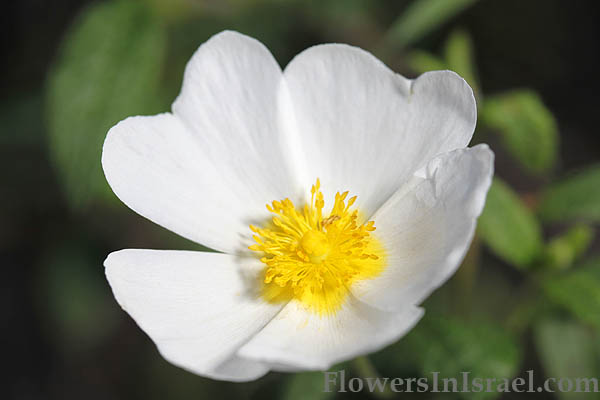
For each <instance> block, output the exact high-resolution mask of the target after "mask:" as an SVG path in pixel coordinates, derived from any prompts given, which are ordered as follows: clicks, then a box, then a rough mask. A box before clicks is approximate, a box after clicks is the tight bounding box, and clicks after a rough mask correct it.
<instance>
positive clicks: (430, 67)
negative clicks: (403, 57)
mask: <svg viewBox="0 0 600 400" xmlns="http://www.w3.org/2000/svg"><path fill="white" fill-rule="evenodd" d="M407 63H408V66H409V67H410V69H412V70H413V71H415V72H417V73H419V74H422V73H423V72H427V71H439V70H443V69H448V65H447V64H446V63H445V62H444V60H442V59H440V58H438V57H437V56H435V55H433V54H431V53H428V52H426V51H420V50H415V51H411V52H410V53H409V54H408V56H407Z"/></svg>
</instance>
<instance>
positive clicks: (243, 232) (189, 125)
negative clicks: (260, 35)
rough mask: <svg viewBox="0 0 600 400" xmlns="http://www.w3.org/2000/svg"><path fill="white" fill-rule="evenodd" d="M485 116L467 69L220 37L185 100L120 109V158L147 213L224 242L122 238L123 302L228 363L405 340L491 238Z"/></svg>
mask: <svg viewBox="0 0 600 400" xmlns="http://www.w3.org/2000/svg"><path fill="white" fill-rule="evenodd" d="M476 115H477V113H476V106H475V100H474V98H473V94H472V91H471V88H470V87H469V86H468V85H467V83H466V82H465V81H464V80H463V79H461V78H460V77H459V76H458V75H456V74H455V73H453V72H450V71H438V72H430V73H426V74H423V75H421V76H420V77H419V78H417V79H415V80H409V79H406V78H404V77H402V76H400V75H397V74H395V73H394V72H392V71H391V70H389V69H388V68H387V67H386V66H385V65H384V64H382V63H381V62H380V61H379V60H377V59H376V58H375V57H373V56H372V55H371V54H369V53H367V52H365V51H363V50H360V49H358V48H355V47H351V46H346V45H341V44H327V45H321V46H315V47H311V48H309V49H307V50H306V51H304V52H302V53H301V54H299V55H298V56H296V58H294V60H293V61H291V62H290V64H289V65H288V66H287V67H286V68H285V70H284V71H283V73H282V71H281V69H280V67H279V65H278V64H277V62H276V61H275V60H274V59H273V57H272V55H271V54H270V53H269V51H268V50H267V49H266V48H265V47H264V46H263V45H262V44H261V43H259V42H258V41H256V40H254V39H252V38H249V37H247V36H244V35H241V34H238V33H234V32H223V33H220V34H218V35H216V36H214V37H212V38H211V39H210V40H209V41H208V42H206V43H205V44H203V45H202V46H201V47H200V48H199V49H198V51H197V52H196V53H195V54H194V56H193V57H192V59H191V61H190V62H189V64H188V65H187V68H186V71H185V77H184V82H183V88H182V90H181V94H180V95H179V97H178V98H177V99H176V100H175V103H174V104H173V111H172V113H165V114H160V115H156V116H151V117H132V118H128V119H126V120H124V121H122V122H120V123H118V124H117V125H116V126H114V127H113V128H112V129H111V130H110V131H109V133H108V136H107V138H106V141H105V143H104V150H103V155H102V165H103V168H104V172H105V174H106V178H107V180H108V182H109V183H110V185H111V187H112V189H113V190H114V192H115V193H116V195H117V196H118V197H119V198H120V199H121V200H122V201H123V202H124V203H125V204H127V205H128V206H129V207H131V208H132V209H133V210H134V211H136V212H137V213H139V214H141V215H143V216H144V217H146V218H148V219H150V220H152V221H154V222H155V223H157V224H159V225H161V226H163V227H165V228H167V229H170V230H171V231H173V232H175V233H177V234H179V235H181V236H183V237H185V238H188V239H190V240H193V241H195V242H197V243H201V244H203V245H206V246H208V247H210V248H213V249H216V250H218V251H220V252H222V253H204V252H190V251H157V250H121V251H118V252H115V253H112V254H110V255H109V256H108V258H107V259H106V262H105V266H106V275H107V277H108V281H109V282H110V285H111V287H112V289H113V292H114V295H115V297H116V299H117V301H118V302H119V304H120V305H121V306H122V307H123V309H124V310H126V311H127V312H128V313H129V314H130V315H131V316H132V317H133V319H134V320H135V321H136V322H137V323H138V324H139V326H140V327H141V328H142V329H143V330H144V331H145V332H146V333H147V334H148V335H149V336H150V337H151V338H152V340H153V341H154V342H155V343H156V345H157V347H158V349H159V351H160V353H161V354H162V355H163V356H164V357H165V358H166V359H167V360H169V361H170V362H172V363H173V364H175V365H178V366H180V367H183V368H185V369H187V370H189V371H192V372H194V373H196V374H199V375H203V376H208V377H212V378H216V379H224V380H231V381H245V380H252V379H256V378H258V377H260V376H262V375H264V374H265V373H266V372H268V371H269V370H279V371H295V370H305V369H306V370H319V369H327V368H328V367H330V366H331V365H332V364H334V363H336V362H339V361H342V360H346V359H349V358H352V357H355V356H357V355H360V354H365V353H369V352H372V351H375V350H378V349H381V348H382V347H384V346H387V345H388V344H390V343H392V342H394V341H396V340H397V339H398V338H400V337H401V336H402V335H404V334H405V333H406V332H407V331H408V330H410V329H411V328H412V327H413V326H414V325H415V324H416V323H417V321H418V320H419V319H420V318H421V316H422V315H423V310H422V309H421V308H419V307H418V304H420V303H421V302H422V301H423V300H424V299H425V298H426V297H427V296H428V295H429V294H430V293H431V292H432V291H433V290H434V289H435V288H437V287H438V286H439V285H441V284H442V283H443V282H445V281H446V280H447V279H448V278H449V277H450V276H451V275H452V274H453V273H454V271H455V270H456V268H457V267H458V265H459V264H460V262H461V260H462V258H463V256H464V254H465V252H466V250H467V248H468V246H469V243H470V241H471V238H472V236H473V232H474V228H475V224H476V219H477V217H478V216H479V214H480V213H481V210H482V208H483V205H484V201H485V195H486V193H487V190H488V188H489V185H490V181H491V176H492V169H493V167H492V164H493V153H492V152H491V151H490V150H489V148H488V147H487V146H486V145H478V146H475V147H473V148H465V147H466V146H467V144H468V143H469V141H470V140H471V136H472V134H473V130H474V128H475V120H476ZM317 179H320V182H319V181H318V180H317ZM315 182H317V183H315ZM311 189H312V190H311ZM345 190H348V191H349V192H350V195H348V194H347V193H345V194H343V195H338V196H337V197H336V196H335V193H336V191H340V192H342V191H345ZM354 195H356V196H357V197H350V196H354ZM283 199H288V200H283ZM275 200H282V201H275ZM323 202H324V206H323ZM352 203H353V204H352ZM265 204H269V205H268V208H269V209H266V208H265ZM273 216H277V218H275V223H267V222H268V221H270V220H271V218H272V217H273ZM368 221H371V222H368ZM250 226H252V227H250ZM253 235H254V239H255V242H254V244H252V243H253V241H252V236H253Z"/></svg>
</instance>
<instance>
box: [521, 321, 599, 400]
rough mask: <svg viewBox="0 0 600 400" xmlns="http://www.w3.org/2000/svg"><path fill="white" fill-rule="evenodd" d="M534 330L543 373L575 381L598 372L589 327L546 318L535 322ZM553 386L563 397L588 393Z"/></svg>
mask: <svg viewBox="0 0 600 400" xmlns="http://www.w3.org/2000/svg"><path fill="white" fill-rule="evenodd" d="M533 333H534V335H533V338H534V343H535V347H536V350H537V353H538V354H539V357H540V361H541V362H542V366H543V367H544V372H545V375H546V377H555V378H570V379H571V380H572V381H573V384H574V385H575V384H576V379H578V378H591V377H596V376H598V365H597V354H596V348H595V342H596V338H595V335H594V333H593V332H591V331H590V330H589V329H586V328H585V327H583V326H581V325H580V324H577V323H575V322H573V321H561V320H558V319H549V318H546V319H543V320H541V321H539V322H538V323H536V325H535V326H534V330H533ZM582 383H583V382H582ZM582 387H583V388H585V386H582ZM554 390H556V392H555V394H556V396H558V398H559V399H562V400H571V399H587V398H588V397H589V393H574V392H561V391H560V390H559V389H558V388H557V387H556V384H555V385H554Z"/></svg>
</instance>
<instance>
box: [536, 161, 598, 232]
mask: <svg viewBox="0 0 600 400" xmlns="http://www.w3.org/2000/svg"><path fill="white" fill-rule="evenodd" d="M538 212H539V215H540V217H541V218H542V219H543V220H545V221H571V220H579V221H585V222H599V221H600V165H593V166H591V167H588V168H587V169H585V170H583V171H581V172H579V173H577V174H575V175H573V176H571V177H568V178H566V179H563V180H562V181H560V182H558V183H555V184H553V185H550V186H549V187H548V188H547V189H546V190H545V191H544V193H543V195H542V198H541V201H540V205H539V209H538Z"/></svg>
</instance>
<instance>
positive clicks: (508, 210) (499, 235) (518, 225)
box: [478, 178, 542, 269]
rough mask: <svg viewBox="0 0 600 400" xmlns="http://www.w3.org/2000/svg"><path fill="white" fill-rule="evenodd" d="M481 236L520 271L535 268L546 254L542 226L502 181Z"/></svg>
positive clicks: (488, 203)
mask: <svg viewBox="0 0 600 400" xmlns="http://www.w3.org/2000/svg"><path fill="white" fill-rule="evenodd" d="M478 232H479V234H480V236H481V238H482V239H483V241H484V242H485V243H486V244H487V245H488V246H489V247H490V249H491V250H492V251H494V252H495V253H496V254H497V255H498V256H499V257H501V258H502V259H504V260H505V261H506V262H507V263H509V264H511V265H514V266H515V267H518V268H525V269H526V268H529V267H531V266H532V264H533V263H534V262H535V261H536V259H537V257H538V256H539V254H540V252H541V250H542V232H541V227H540V224H539V222H538V221H537V220H536V219H535V217H534V215H533V213H532V212H531V211H530V210H529V209H528V208H527V207H526V206H525V204H523V202H522V201H521V199H520V198H519V196H518V195H517V194H516V193H515V192H514V191H513V190H512V189H511V188H510V186H508V185H507V184H506V183H504V182H502V180H500V178H495V179H494V181H493V183H492V186H491V187H490V191H489V192H488V196H487V200H486V205H485V209H484V211H483V213H482V215H481V217H480V218H479V224H478Z"/></svg>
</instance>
